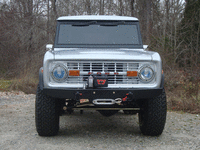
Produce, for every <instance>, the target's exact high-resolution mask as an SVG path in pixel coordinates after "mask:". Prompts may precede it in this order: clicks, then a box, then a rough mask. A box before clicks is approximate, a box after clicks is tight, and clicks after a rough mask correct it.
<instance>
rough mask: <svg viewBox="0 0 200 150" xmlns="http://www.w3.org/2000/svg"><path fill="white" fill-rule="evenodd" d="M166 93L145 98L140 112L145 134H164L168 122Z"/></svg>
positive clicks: (140, 120)
mask: <svg viewBox="0 0 200 150" xmlns="http://www.w3.org/2000/svg"><path fill="white" fill-rule="evenodd" d="M166 116H167V105H166V94H165V90H164V89H163V91H162V94H161V95H159V96H157V97H155V98H152V99H148V100H144V101H143V104H142V106H141V111H140V112H139V124H140V130H141V132H142V134H144V135H150V136H158V135H160V134H162V132H163V130H164V126H165V122H166Z"/></svg>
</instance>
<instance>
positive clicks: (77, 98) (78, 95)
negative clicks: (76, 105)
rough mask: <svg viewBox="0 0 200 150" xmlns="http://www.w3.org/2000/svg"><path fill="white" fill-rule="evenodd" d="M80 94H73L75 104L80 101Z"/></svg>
mask: <svg viewBox="0 0 200 150" xmlns="http://www.w3.org/2000/svg"><path fill="white" fill-rule="evenodd" d="M81 96H82V93H79V92H76V94H75V100H76V102H79V100H80V99H81Z"/></svg>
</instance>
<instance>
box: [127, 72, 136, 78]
mask: <svg viewBox="0 0 200 150" xmlns="http://www.w3.org/2000/svg"><path fill="white" fill-rule="evenodd" d="M137 74H138V73H137V71H127V76H129V77H137Z"/></svg>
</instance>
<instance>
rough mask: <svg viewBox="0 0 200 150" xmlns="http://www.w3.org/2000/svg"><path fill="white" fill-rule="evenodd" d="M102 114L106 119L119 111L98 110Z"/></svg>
mask: <svg viewBox="0 0 200 150" xmlns="http://www.w3.org/2000/svg"><path fill="white" fill-rule="evenodd" d="M98 111H99V112H100V114H102V115H103V116H106V117H110V116H112V115H114V114H116V113H117V112H118V110H98Z"/></svg>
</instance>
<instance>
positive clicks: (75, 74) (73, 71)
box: [69, 70, 80, 76]
mask: <svg viewBox="0 0 200 150" xmlns="http://www.w3.org/2000/svg"><path fill="white" fill-rule="evenodd" d="M69 76H80V70H69Z"/></svg>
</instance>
